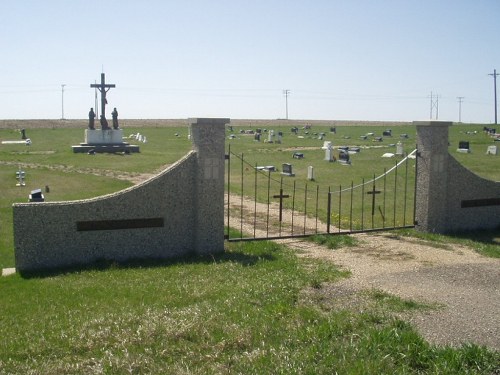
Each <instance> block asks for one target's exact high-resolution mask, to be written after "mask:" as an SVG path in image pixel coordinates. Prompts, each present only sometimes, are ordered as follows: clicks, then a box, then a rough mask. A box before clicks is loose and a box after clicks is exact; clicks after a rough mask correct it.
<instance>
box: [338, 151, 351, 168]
mask: <svg viewBox="0 0 500 375" xmlns="http://www.w3.org/2000/svg"><path fill="white" fill-rule="evenodd" d="M339 163H340V164H344V165H346V164H351V160H350V156H349V152H347V151H346V150H339Z"/></svg>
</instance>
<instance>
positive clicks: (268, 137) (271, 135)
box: [267, 130, 274, 143]
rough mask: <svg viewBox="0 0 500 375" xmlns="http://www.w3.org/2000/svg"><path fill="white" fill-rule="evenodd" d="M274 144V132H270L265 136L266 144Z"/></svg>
mask: <svg viewBox="0 0 500 375" xmlns="http://www.w3.org/2000/svg"><path fill="white" fill-rule="evenodd" d="M273 142H274V130H270V131H269V133H268V136H267V143H273Z"/></svg>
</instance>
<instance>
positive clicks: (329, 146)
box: [321, 141, 333, 162]
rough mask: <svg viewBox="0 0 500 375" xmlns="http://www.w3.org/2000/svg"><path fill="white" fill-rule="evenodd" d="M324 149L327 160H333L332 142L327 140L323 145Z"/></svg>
mask: <svg viewBox="0 0 500 375" xmlns="http://www.w3.org/2000/svg"><path fill="white" fill-rule="evenodd" d="M321 148H322V149H323V150H325V159H324V160H326V161H330V162H331V161H333V146H332V142H330V141H326V142H325V143H324V144H323V147H321Z"/></svg>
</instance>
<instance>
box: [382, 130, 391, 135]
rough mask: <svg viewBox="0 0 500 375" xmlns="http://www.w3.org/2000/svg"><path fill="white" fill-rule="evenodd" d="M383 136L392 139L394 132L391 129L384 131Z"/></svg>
mask: <svg viewBox="0 0 500 375" xmlns="http://www.w3.org/2000/svg"><path fill="white" fill-rule="evenodd" d="M382 135H383V136H384V137H392V130H391V129H387V130H384V131H383V132H382Z"/></svg>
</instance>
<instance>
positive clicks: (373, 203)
mask: <svg viewBox="0 0 500 375" xmlns="http://www.w3.org/2000/svg"><path fill="white" fill-rule="evenodd" d="M372 192H373V197H372V229H373V228H375V173H374V174H373V188H372Z"/></svg>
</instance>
